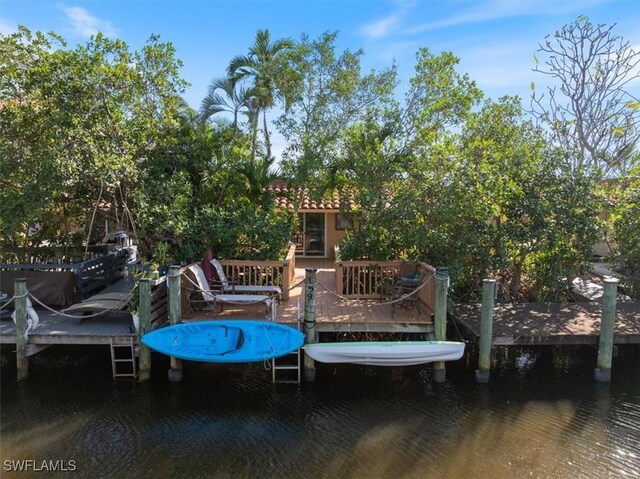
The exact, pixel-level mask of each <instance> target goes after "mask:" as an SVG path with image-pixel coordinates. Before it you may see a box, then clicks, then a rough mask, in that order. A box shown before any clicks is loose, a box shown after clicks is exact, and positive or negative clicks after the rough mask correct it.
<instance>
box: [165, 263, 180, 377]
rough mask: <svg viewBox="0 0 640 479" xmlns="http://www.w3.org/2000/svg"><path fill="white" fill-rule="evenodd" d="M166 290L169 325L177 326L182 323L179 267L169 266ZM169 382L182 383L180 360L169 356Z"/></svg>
mask: <svg viewBox="0 0 640 479" xmlns="http://www.w3.org/2000/svg"><path fill="white" fill-rule="evenodd" d="M167 288H168V289H169V292H168V294H169V298H168V300H169V324H171V325H174V324H179V323H180V322H181V321H182V302H181V301H182V300H181V298H180V288H181V285H180V266H171V267H170V268H169V274H168V275H167ZM168 375H169V381H171V382H180V381H182V360H180V359H178V358H175V357H173V356H171V369H170V370H169V373H168Z"/></svg>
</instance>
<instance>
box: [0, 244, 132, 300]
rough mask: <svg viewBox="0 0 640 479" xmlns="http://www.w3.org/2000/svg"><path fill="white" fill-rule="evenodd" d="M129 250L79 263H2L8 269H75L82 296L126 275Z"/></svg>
mask: <svg viewBox="0 0 640 479" xmlns="http://www.w3.org/2000/svg"><path fill="white" fill-rule="evenodd" d="M127 257H128V252H127V251H126V250H124V249H121V250H117V251H114V252H111V253H107V254H104V255H102V256H98V257H96V258H93V259H89V260H86V261H82V262H78V263H19V264H12V263H2V264H0V270H7V271H11V270H13V271H51V272H55V271H73V272H74V274H75V276H76V279H77V282H78V286H79V288H80V293H81V296H82V297H85V298H86V297H88V296H90V295H91V294H92V293H93V292H95V291H97V290H100V289H103V288H105V287H106V286H108V285H110V284H112V283H115V282H116V281H118V280H119V279H121V278H123V277H124V273H125V267H126V264H127Z"/></svg>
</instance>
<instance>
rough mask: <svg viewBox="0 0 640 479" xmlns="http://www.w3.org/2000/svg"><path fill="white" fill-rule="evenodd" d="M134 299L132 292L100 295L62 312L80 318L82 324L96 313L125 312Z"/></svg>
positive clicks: (95, 295)
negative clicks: (130, 301)
mask: <svg viewBox="0 0 640 479" xmlns="http://www.w3.org/2000/svg"><path fill="white" fill-rule="evenodd" d="M132 297H133V293H132V292H130V291H129V292H122V293H98V294H94V295H93V296H91V297H89V298H87V299H85V300H84V301H82V302H80V303H76V304H73V305H71V306H69V307H68V308H65V309H63V310H62V312H63V313H65V314H70V315H72V316H76V315H77V316H78V317H79V319H80V323H82V322H83V321H84V320H86V319H89V318H88V317H87V316H91V317H95V316H93V315H94V314H96V313H100V312H102V313H105V314H106V313H109V312H117V311H123V310H124V309H126V308H127V306H128V304H129V300H130V299H131V298H132Z"/></svg>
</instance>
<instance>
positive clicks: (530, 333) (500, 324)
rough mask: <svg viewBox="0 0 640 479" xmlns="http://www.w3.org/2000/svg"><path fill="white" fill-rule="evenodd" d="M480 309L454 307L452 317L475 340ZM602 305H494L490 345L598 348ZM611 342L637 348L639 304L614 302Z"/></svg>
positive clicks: (639, 317) (479, 306)
mask: <svg viewBox="0 0 640 479" xmlns="http://www.w3.org/2000/svg"><path fill="white" fill-rule="evenodd" d="M481 309H482V305H480V304H469V305H456V306H455V307H454V312H453V314H454V317H455V318H456V320H457V321H458V322H459V323H460V324H461V325H462V327H463V328H464V329H466V331H467V333H469V334H471V335H473V336H475V337H476V338H477V337H478V336H479V334H480V313H481ZM601 315H602V304H601V303H596V302H584V303H541V304H540V303H536V304H531V303H529V304H526V303H525V304H496V306H495V309H494V316H493V344H494V345H496V346H511V345H563V344H566V345H578V344H593V345H596V344H598V335H599V333H600V318H601ZM613 342H614V343H615V344H640V302H637V301H629V302H618V303H617V308H616V322H615V330H614V338H613Z"/></svg>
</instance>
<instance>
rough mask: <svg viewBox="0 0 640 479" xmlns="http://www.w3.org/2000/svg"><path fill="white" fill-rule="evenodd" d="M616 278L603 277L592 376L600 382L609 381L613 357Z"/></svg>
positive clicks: (616, 292)
mask: <svg viewBox="0 0 640 479" xmlns="http://www.w3.org/2000/svg"><path fill="white" fill-rule="evenodd" d="M618 282H619V280H618V279H617V278H605V280H604V297H603V298H602V319H601V321H600V341H599V343H598V363H597V367H596V368H595V370H594V372H593V378H594V379H595V380H596V381H600V382H605V383H608V382H611V363H612V357H613V332H614V324H615V320H616V296H617V295H618Z"/></svg>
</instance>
